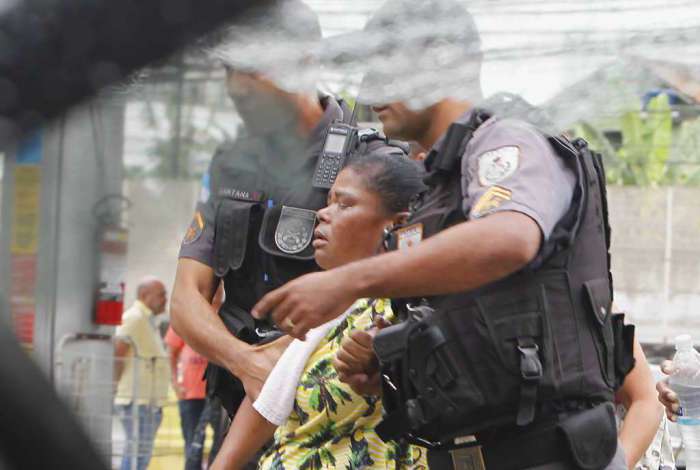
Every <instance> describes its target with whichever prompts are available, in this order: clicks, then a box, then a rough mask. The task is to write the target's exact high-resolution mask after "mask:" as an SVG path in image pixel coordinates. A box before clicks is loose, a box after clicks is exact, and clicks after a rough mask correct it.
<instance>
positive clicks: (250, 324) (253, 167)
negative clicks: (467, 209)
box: [206, 109, 406, 414]
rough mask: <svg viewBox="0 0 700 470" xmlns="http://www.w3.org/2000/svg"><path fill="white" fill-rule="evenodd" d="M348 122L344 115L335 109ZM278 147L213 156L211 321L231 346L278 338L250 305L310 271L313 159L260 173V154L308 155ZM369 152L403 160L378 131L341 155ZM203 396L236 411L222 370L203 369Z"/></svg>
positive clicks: (246, 145) (233, 384)
mask: <svg viewBox="0 0 700 470" xmlns="http://www.w3.org/2000/svg"><path fill="white" fill-rule="evenodd" d="M343 111H344V112H343V114H344V116H346V117H349V116H350V114H351V113H350V112H349V111H348V110H347V109H344V110H343ZM299 144H301V145H297V143H294V142H291V143H290V142H286V144H285V146H284V147H283V148H279V149H274V148H271V147H270V143H269V142H262V141H259V140H255V139H241V140H240V141H238V142H237V143H234V144H233V145H232V146H231V147H229V148H227V149H225V154H223V155H219V156H218V158H217V159H216V161H215V163H216V162H221V163H220V164H216V165H213V166H212V170H211V186H212V194H211V197H213V198H215V200H216V201H217V203H216V215H215V229H214V256H213V268H214V272H215V274H216V276H217V277H219V278H221V279H223V282H224V289H225V292H226V298H225V301H224V304H223V305H222V307H221V309H220V310H219V316H220V317H221V319H222V320H223V322H224V324H225V325H226V327H227V328H228V329H229V331H231V332H232V333H233V334H234V335H235V336H236V337H238V338H239V339H241V340H243V341H245V342H247V343H249V344H257V343H261V342H267V341H270V340H273V339H275V338H277V337H279V336H280V335H281V332H280V331H279V330H278V329H277V328H276V327H275V325H273V324H272V323H271V322H270V320H268V319H263V320H256V319H254V318H253V317H252V315H250V310H251V309H252V307H253V306H254V305H255V303H256V302H257V301H258V300H260V298H262V297H263V296H264V295H265V294H267V293H268V292H270V291H272V290H274V289H276V288H278V287H280V286H282V285H283V284H285V283H286V282H288V281H290V280H292V279H294V278H296V277H299V276H301V275H303V274H307V273H310V272H313V271H316V270H318V269H319V268H318V266H317V265H316V262H315V261H314V251H313V247H312V245H311V241H312V238H313V230H314V228H315V225H316V211H317V210H319V209H321V208H323V207H325V206H326V198H327V193H328V191H327V190H326V189H319V188H315V187H313V185H312V177H313V174H314V170H315V167H316V162H317V159H318V157H319V153H320V147H319V150H318V152H312V153H311V154H309V155H307V156H306V158H305V159H299V158H298V157H297V158H295V161H298V162H299V164H298V166H296V167H295V168H293V169H292V170H289V171H288V172H286V173H285V174H282V175H280V173H281V172H282V171H283V170H282V169H281V168H266V167H265V166H264V165H265V163H266V162H267V161H269V159H266V158H264V157H265V152H268V155H269V152H271V151H273V152H274V151H277V152H282V153H285V154H286V153H289V152H294V153H297V152H304V151H306V152H308V149H307V148H306V147H305V145H304V143H301V142H300V143H299ZM370 151H386V152H388V153H392V154H394V153H395V154H397V155H401V156H405V155H406V145H405V144H403V143H400V142H389V141H388V140H387V139H386V138H385V137H384V136H383V135H381V134H380V133H378V132H376V131H375V132H372V131H369V130H368V131H366V132H363V133H362V137H361V138H358V141H357V145H356V147H355V148H354V149H353V152H352V153H351V154H350V155H349V156H348V157H349V158H350V159H352V158H357V157H358V156H361V155H362V154H364V153H366V152H370ZM206 377H207V389H208V391H209V392H211V393H213V394H214V395H216V396H218V397H219V398H220V399H221V401H222V404H223V405H224V407H225V408H226V409H227V411H228V412H229V414H233V413H234V412H235V410H236V409H237V407H238V405H239V403H240V401H241V399H242V398H243V396H244V391H243V388H242V386H241V383H240V381H239V380H238V379H236V378H235V377H234V376H233V375H231V374H230V373H229V372H228V371H227V370H226V369H223V368H221V367H218V366H216V365H210V366H209V367H208V369H207V375H206Z"/></svg>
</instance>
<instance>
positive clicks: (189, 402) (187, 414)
mask: <svg viewBox="0 0 700 470" xmlns="http://www.w3.org/2000/svg"><path fill="white" fill-rule="evenodd" d="M222 286H223V284H222ZM222 297H223V288H222V287H221V286H220V287H219V289H218V290H217V292H216V294H215V295H214V299H213V300H212V305H213V306H214V308H216V309H218V308H219V307H220V306H221V302H222ZM165 343H166V344H167V346H168V350H169V356H170V370H171V371H172V386H173V389H174V390H175V394H176V395H177V399H178V408H179V411H180V426H181V428H182V437H183V439H184V440H185V456H186V463H185V469H186V470H187V469H189V468H196V469H200V468H201V460H202V452H201V446H202V443H199V449H198V450H199V452H194V451H193V450H194V446H193V444H194V443H195V441H196V440H197V437H196V429H197V426H198V424H200V421H202V418H203V413H204V411H205V405H206V401H207V394H206V382H205V381H204V371H205V369H206V368H207V360H206V359H205V358H204V357H203V356H202V355H200V354H199V353H197V352H196V351H195V350H194V349H192V348H191V347H190V346H189V345H188V344H186V343H185V341H184V340H183V339H182V338H181V337H180V336H179V335H178V334H177V333H176V332H175V330H173V328H172V326H170V327H168V332H167V333H166V335H165ZM210 406H216V404H214V403H211V404H210ZM207 414H212V413H211V412H210V413H207ZM215 415H217V416H218V415H219V413H215ZM206 419H207V421H212V420H210V419H209V417H207V418H206ZM212 423H213V421H212ZM217 424H218V423H217ZM205 425H206V424H205ZM212 426H213V427H214V431H215V434H219V429H218V426H217V425H215V424H213V425H212ZM201 434H202V437H203V433H201ZM202 440H203V439H202ZM216 440H217V439H215V441H216ZM212 453H215V451H214V449H212ZM212 457H213V456H212Z"/></svg>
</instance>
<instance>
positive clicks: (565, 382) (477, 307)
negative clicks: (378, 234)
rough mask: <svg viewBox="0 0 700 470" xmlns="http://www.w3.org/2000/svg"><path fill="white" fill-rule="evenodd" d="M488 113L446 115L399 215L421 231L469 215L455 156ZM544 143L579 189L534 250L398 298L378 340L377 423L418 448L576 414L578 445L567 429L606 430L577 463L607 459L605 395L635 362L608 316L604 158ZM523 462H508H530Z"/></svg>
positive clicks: (510, 432) (618, 324) (627, 336)
mask: <svg viewBox="0 0 700 470" xmlns="http://www.w3.org/2000/svg"><path fill="white" fill-rule="evenodd" d="M487 118H488V116H486V115H484V113H482V112H478V111H477V112H474V113H473V115H472V119H471V120H470V121H469V122H468V123H467V124H457V123H455V124H453V125H452V126H451V128H450V130H449V131H448V133H447V136H446V138H445V141H444V145H443V146H442V147H441V149H440V151H438V152H437V153H433V154H432V155H431V156H429V159H428V160H427V161H426V166H427V168H428V171H429V173H428V177H427V183H428V185H429V189H428V191H427V192H426V193H424V194H422V195H421V197H419V199H418V200H417V201H416V203H415V204H414V207H413V210H412V215H411V218H410V220H409V222H408V224H407V225H408V226H414V225H416V224H420V225H421V227H420V228H421V230H422V233H423V237H429V236H431V235H434V234H436V233H438V232H439V231H441V230H444V229H445V228H447V227H450V226H452V225H455V224H458V223H462V222H465V221H466V219H465V216H464V213H463V211H462V201H463V195H462V190H461V185H460V176H461V175H460V171H459V167H460V165H459V161H460V158H461V156H462V155H463V153H464V149H465V148H466V144H467V143H468V141H469V139H470V138H471V135H472V134H473V132H474V131H475V130H476V129H477V128H478V126H479V125H480V124H481V123H482V122H483V121H485V120H486V119H487ZM548 140H549V143H550V145H552V146H553V148H554V149H555V150H556V153H557V154H558V155H559V157H560V158H562V159H563V161H564V162H565V163H566V165H568V166H569V168H571V170H572V171H573V172H574V174H575V175H576V177H577V186H576V188H575V191H574V196H573V199H572V202H571V205H570V208H569V210H568V212H567V213H566V214H565V216H564V217H563V218H562V219H561V220H560V221H559V223H558V224H557V225H556V227H555V229H554V231H553V233H552V235H551V236H550V238H549V239H548V240H547V241H546V242H545V243H544V246H543V247H542V249H541V252H540V254H539V255H538V257H537V258H536V259H535V260H534V261H533V262H532V263H531V264H530V265H528V266H527V267H526V268H524V269H523V270H521V271H520V272H517V273H515V274H512V275H510V276H508V277H507V278H505V279H502V280H500V281H497V282H494V283H492V284H489V285H486V286H483V287H482V288H479V289H476V290H473V291H468V292H461V293H457V294H452V295H442V296H435V297H432V298H429V299H424V300H423V301H419V300H418V299H403V301H399V302H397V304H399V305H398V306H397V307H398V309H399V310H400V311H402V312H403V313H404V315H405V317H406V321H405V322H403V323H402V324H399V325H395V326H392V327H389V328H386V329H384V330H381V331H380V333H379V334H378V335H377V337H376V338H375V343H374V348H375V351H376V353H377V355H378V357H379V360H380V363H381V365H382V374H383V377H384V394H383V400H384V406H385V409H386V411H387V415H386V417H385V419H384V421H383V422H382V423H381V424H380V426H379V427H378V429H377V431H378V433H379V434H380V436H381V437H382V438H383V439H393V438H396V437H398V436H399V435H408V437H409V438H411V439H412V440H413V441H414V442H416V443H419V444H422V445H426V446H429V447H436V448H439V447H448V448H449V447H455V446H459V444H460V438H461V437H462V436H467V435H473V434H475V435H476V436H477V437H478V439H479V441H480V442H481V444H482V445H483V446H485V448H486V449H488V446H489V444H490V443H491V442H494V441H495V440H500V439H502V438H503V437H504V436H511V437H513V436H514V435H517V434H519V433H524V432H526V431H528V430H532V429H539V428H541V427H542V424H543V423H545V422H546V423H552V422H554V423H558V424H561V423H560V421H562V422H563V421H564V419H563V417H564V416H568V414H569V413H570V414H571V415H572V416H579V412H584V414H585V415H586V416H588V418H587V420H588V421H590V420H593V421H595V422H594V423H593V424H589V423H588V421H586V423H584V424H583V425H581V424H580V423H579V424H577V425H576V426H574V428H575V429H574V430H573V431H572V436H573V437H572V439H571V440H572V442H574V444H576V445H578V444H580V442H581V440H582V437H581V436H574V434H576V433H581V432H584V433H585V432H588V433H589V434H590V431H591V429H593V432H595V433H598V435H599V436H602V435H604V434H605V433H603V431H602V430H601V429H602V428H606V429H607V431H608V432H607V434H606V435H607V436H608V437H609V439H608V438H606V443H605V446H607V447H605V446H604V447H599V448H598V449H596V450H595V452H594V454H597V455H592V456H588V454H586V452H587V450H586V449H584V451H583V454H585V455H586V456H585V457H582V461H585V460H586V459H589V460H588V463H586V462H584V463H583V464H580V467H581V468H589V467H586V466H585V465H588V464H591V465H593V466H592V467H590V468H597V465H598V464H600V462H601V461H602V460H604V459H606V458H608V457H609V459H611V458H612V456H613V454H614V452H615V448H616V442H617V441H616V437H615V436H616V434H615V427H614V425H615V423H614V419H612V406H611V405H610V402H611V401H612V399H613V394H614V391H615V390H616V388H617V387H618V386H619V385H620V384H621V383H622V380H623V378H624V376H625V375H626V374H627V372H628V371H629V370H630V369H631V367H632V366H633V359H632V340H633V337H634V330H633V327H631V326H627V327H624V326H623V317H622V315H613V314H612V313H611V305H612V276H611V274H610V258H609V241H610V229H609V225H608V217H607V203H606V194H605V176H604V171H603V166H602V161H601V158H600V156H599V155H596V154H594V153H592V152H591V151H590V150H589V149H588V148H587V145H586V143H585V141H583V140H577V141H574V142H573V143H570V142H569V141H567V140H566V139H564V138H560V137H548ZM588 410H591V412H590V413H589V412H588ZM570 427H571V426H570ZM596 428H597V430H596ZM557 432H559V431H557ZM610 433H612V435H611V436H610ZM589 438H590V436H586V437H585V439H589ZM552 442H554V441H552ZM589 442H595V443H596V444H595V445H599V446H600V445H601V444H600V442H598V441H597V440H590V439H589ZM486 457H487V466H488V467H489V468H499V469H506V468H508V467H507V466H505V464H502V463H499V464H494V463H493V462H489V461H488V460H489V459H488V452H486ZM510 457H511V459H513V456H510ZM591 459H593V460H591ZM609 459H608V461H609ZM515 460H517V459H515ZM521 464H522V462H516V464H515V465H516V466H515V467H512V468H526V467H519V466H517V465H521ZM494 465H496V466H494ZM533 466H534V465H533Z"/></svg>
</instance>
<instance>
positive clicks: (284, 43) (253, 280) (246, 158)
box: [171, 0, 405, 414]
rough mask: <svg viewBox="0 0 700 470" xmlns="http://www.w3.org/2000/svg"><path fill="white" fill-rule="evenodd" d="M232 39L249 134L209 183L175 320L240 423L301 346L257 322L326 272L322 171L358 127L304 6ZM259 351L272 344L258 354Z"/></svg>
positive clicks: (231, 147)
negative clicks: (329, 83) (321, 80)
mask: <svg viewBox="0 0 700 470" xmlns="http://www.w3.org/2000/svg"><path fill="white" fill-rule="evenodd" d="M226 39H227V41H226V42H225V43H224V45H223V46H220V47H217V48H215V49H214V51H213V55H214V56H215V57H217V58H219V59H220V60H221V61H222V62H223V63H224V65H225V67H226V85H227V87H228V91H229V94H230V96H231V98H232V99H233V102H234V104H235V106H236V109H237V111H238V113H239V114H240V116H241V117H242V119H243V123H244V127H243V128H242V129H241V130H240V132H239V135H238V136H237V138H236V140H235V141H234V142H232V143H226V144H224V145H222V146H221V147H220V148H219V149H218V151H217V152H216V154H215V156H214V158H213V160H212V162H211V166H210V169H209V172H208V174H207V175H206V176H205V178H204V181H203V185H202V194H201V198H200V201H199V203H198V205H197V209H196V212H195V214H194V217H193V220H192V223H191V225H190V227H189V228H188V229H187V232H186V234H185V237H184V240H183V242H182V246H181V249H180V256H179V262H178V267H177V276H176V280H175V287H174V290H173V298H172V305H171V312H172V325H173V328H174V329H175V330H176V331H177V332H178V334H180V335H181V336H182V337H183V339H184V340H185V341H186V342H187V343H188V344H189V345H191V346H192V347H193V348H194V349H195V350H197V351H198V352H200V353H201V354H202V355H204V356H205V357H207V358H208V359H209V360H210V361H211V362H212V363H214V364H218V366H211V367H210V368H209V369H208V370H207V382H208V383H207V385H208V389H210V390H212V391H213V393H214V394H215V395H217V396H219V398H220V399H221V400H222V404H223V405H224V407H225V408H226V409H227V411H228V412H229V414H233V413H234V412H235V410H236V408H237V407H238V404H239V403H240V400H241V399H242V397H243V395H244V394H245V393H247V394H248V395H249V396H251V397H252V398H255V397H256V396H257V394H258V393H259V390H260V388H261V386H262V383H263V382H264V380H265V378H266V376H267V374H268V373H269V371H270V369H271V367H272V366H273V365H274V363H275V361H276V359H277V357H278V356H279V354H281V351H282V350H283V349H284V347H286V345H287V344H288V342H289V341H290V338H288V337H287V338H283V339H279V340H276V341H272V340H274V339H275V338H278V337H279V336H280V334H281V333H280V332H279V330H278V329H277V328H276V325H274V324H273V323H271V322H269V321H267V320H254V319H253V318H252V317H251V316H250V313H249V312H250V309H251V308H252V306H253V305H254V304H255V302H256V301H257V300H258V299H259V298H260V297H261V296H262V295H263V294H265V293H266V292H268V291H270V290H272V289H274V288H275V287H278V286H280V285H282V284H284V283H285V282H287V281H289V280H290V279H293V278H294V277H296V276H298V275H300V274H303V273H308V272H311V271H314V270H316V269H318V268H317V266H316V264H315V262H314V261H313V248H312V246H311V239H312V235H313V229H314V224H315V210H317V209H319V208H321V207H323V206H324V205H325V203H326V197H327V188H328V187H329V186H330V184H328V183H329V182H332V178H333V177H334V175H335V174H336V173H337V169H335V168H333V166H332V165H330V163H333V161H335V160H333V161H331V162H330V163H329V164H328V165H326V166H320V163H319V159H320V158H321V157H320V155H322V154H325V153H326V147H324V141H325V138H326V134H327V132H328V130H329V128H330V127H331V125H334V126H337V124H338V123H344V124H345V125H348V121H349V120H350V119H351V117H352V116H351V114H352V113H351V112H350V111H349V109H348V107H347V106H345V105H344V104H343V103H341V102H339V101H338V100H336V99H335V98H333V97H331V96H322V95H319V93H318V92H317V91H316V89H315V86H316V85H315V81H314V79H313V77H311V75H315V74H310V73H308V70H309V68H311V69H312V70H313V67H310V62H312V61H313V58H312V57H311V56H310V55H309V51H310V50H312V49H313V46H314V43H315V42H317V41H318V40H319V39H320V27H319V24H318V20H317V18H316V16H315V14H314V13H313V12H312V11H311V10H310V9H309V8H308V7H307V6H306V5H304V4H303V3H301V2H299V1H296V0H294V1H286V2H281V3H279V5H278V6H277V8H275V9H274V10H265V11H262V12H260V11H258V12H254V14H253V16H249V17H246V18H244V19H243V20H241V23H240V24H236V25H234V26H233V27H231V28H230V29H229V30H227V32H226ZM299 71H301V72H299ZM333 142H334V144H337V143H338V141H337V140H336V141H333ZM354 142H359V144H357V146H356V147H358V148H357V149H358V150H359V147H360V146H373V147H379V146H381V147H384V148H385V149H386V151H387V152H389V153H397V154H400V155H405V153H404V150H403V149H401V148H398V147H396V146H387V145H385V144H383V140H382V139H381V138H380V136H379V135H378V134H377V133H372V132H365V133H363V134H362V138H357V139H355V140H354ZM347 145H349V144H347ZM348 158H350V156H348ZM317 164H318V165H317ZM317 167H318V168H320V172H319V169H318V168H317ZM329 178H330V180H328V179H329ZM326 180H328V181H326ZM219 279H223V281H224V285H225V301H224V304H223V306H222V308H221V309H220V311H219V312H218V315H217V312H215V311H214V310H213V309H212V307H211V306H210V299H211V297H212V295H213V293H214V291H215V289H216V286H217V285H218V280H219ZM257 343H268V344H267V345H266V346H264V347H258V348H254V347H252V346H251V345H252V344H257ZM234 376H235V377H234Z"/></svg>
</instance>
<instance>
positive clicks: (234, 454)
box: [211, 396, 277, 470]
mask: <svg viewBox="0 0 700 470" xmlns="http://www.w3.org/2000/svg"><path fill="white" fill-rule="evenodd" d="M275 429H277V426H275V425H274V424H272V423H270V422H269V421H267V420H266V419H265V418H263V417H262V415H260V414H259V413H258V412H257V411H255V409H254V408H253V404H252V403H251V401H250V399H249V398H248V397H247V396H246V397H245V399H244V400H243V403H241V406H240V407H239V408H238V411H237V412H236V416H235V417H234V418H233V422H232V423H231V427H230V429H229V432H228V434H227V435H226V438H225V439H224V442H223V444H222V445H221V449H219V453H218V454H217V455H216V459H215V460H214V463H213V464H212V466H211V470H238V469H241V468H243V467H244V466H245V465H246V464H247V463H248V462H250V461H251V460H252V459H253V457H254V456H255V453H256V452H257V451H258V450H260V449H261V448H262V446H263V445H265V443H266V442H267V441H269V440H270V439H272V436H273V434H274V433H275Z"/></svg>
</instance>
